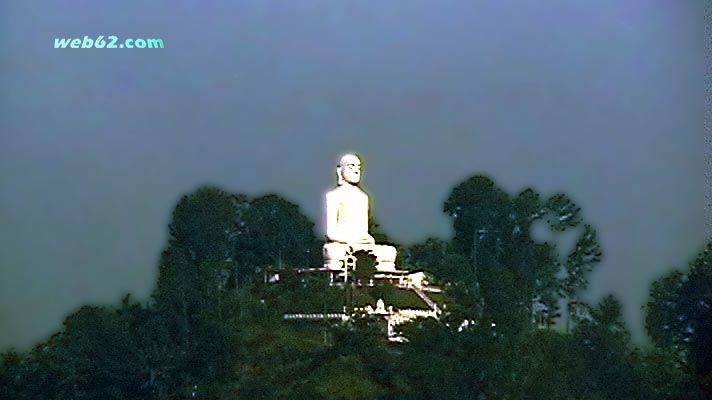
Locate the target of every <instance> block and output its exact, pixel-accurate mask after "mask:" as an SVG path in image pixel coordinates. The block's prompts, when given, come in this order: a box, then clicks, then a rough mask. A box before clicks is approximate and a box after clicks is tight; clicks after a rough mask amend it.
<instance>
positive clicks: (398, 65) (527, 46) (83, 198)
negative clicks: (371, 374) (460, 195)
mask: <svg viewBox="0 0 712 400" xmlns="http://www.w3.org/2000/svg"><path fill="white" fill-rule="evenodd" d="M52 3H55V4H52ZM60 3H61V5H60ZM84 35H89V36H91V37H95V36H97V35H104V36H108V35H116V36H118V37H119V38H120V41H123V39H125V38H129V37H131V38H161V39H163V41H164V44H165V48H164V49H143V50H140V49H113V50H110V49H101V50H99V49H54V48H53V44H54V38H56V37H59V38H62V37H66V38H71V37H80V38H81V37H83V36H84ZM704 40H705V35H704V26H703V12H702V2H701V1H685V2H682V1H662V0H661V1H647V2H639V1H628V2H621V1H618V0H610V1H597V2H580V1H577V2H573V1H489V2H482V1H438V2H434V1H414V0H408V1H390V2H381V1H363V0H360V1H331V0H324V1H298V2H297V1H282V2H275V1H265V0H260V1H250V2H247V1H242V2H227V1H205V0H204V1H187V0H185V1H175V0H174V1H166V0H164V1H152V2H137V1H134V2H129V1H122V2H96V1H75V2H42V3H41V4H40V2H31V1H23V2H19V1H18V2H3V3H2V5H0V87H1V88H2V92H0V93H1V95H0V96H1V97H0V106H1V107H0V350H2V349H6V348H8V347H12V346H14V347H18V348H25V347H26V346H29V345H31V344H33V343H36V342H37V341H38V340H41V339H44V338H45V337H46V336H47V335H48V334H50V333H52V332H53V331H56V330H57V329H59V328H60V326H61V321H62V319H63V317H64V316H65V315H66V314H67V313H69V312H71V311H73V310H75V309H76V308H77V307H78V306H80V305H81V304H85V303H91V304H117V303H118V300H119V299H120V298H121V296H122V294H125V293H127V292H131V293H133V294H134V295H136V296H137V297H138V298H139V299H147V298H148V295H149V293H150V291H151V289H152V287H153V285H154V282H155V278H156V274H157V260H158V256H159V253H160V251H161V249H162V247H163V246H164V244H165V242H166V238H167V223H168V218H169V216H170V213H171V211H172V209H173V207H174V205H175V204H176V202H177V200H178V198H179V197H180V196H181V195H182V194H185V193H187V192H190V191H191V190H193V189H195V188H196V187H197V186H198V185H201V184H206V183H211V184H216V185H219V186H221V187H223V188H225V189H227V190H229V191H232V192H242V193H247V194H250V195H259V194H264V193H267V192H277V193H280V194H282V195H284V196H285V197H287V198H288V199H290V200H292V201H294V202H296V203H298V204H300V206H301V207H302V210H303V211H304V212H305V213H306V214H307V215H308V216H310V217H311V218H312V219H313V220H315V222H317V224H318V226H319V229H320V232H323V230H321V213H322V197H323V193H324V192H325V191H326V190H327V189H328V188H330V187H331V186H332V185H333V184H334V171H333V167H334V165H335V163H336V161H337V160H338V158H339V155H340V154H342V153H343V152H345V151H351V150H353V151H357V152H359V153H361V154H362V155H363V156H364V163H365V171H364V186H365V188H366V189H367V190H368V191H369V193H370V194H371V196H372V205H373V207H374V210H373V211H374V213H375V215H376V217H377V218H378V219H379V220H380V222H381V224H382V226H383V228H384V229H385V231H386V232H387V233H389V234H390V235H391V236H392V237H393V238H394V239H395V240H398V241H401V242H403V243H413V242H415V241H419V240H422V239H424V238H426V237H428V236H440V237H443V238H447V237H449V235H450V224H449V221H448V220H447V219H446V217H445V215H444V214H443V213H442V212H441V210H442V202H443V200H444V199H445V198H446V197H447V195H448V193H449V191H450V189H452V187H453V186H454V185H455V184H457V183H458V182H459V181H461V180H462V179H464V178H466V177H467V176H470V175H473V174H478V173H481V174H485V175H488V176H490V177H491V178H492V179H494V180H495V182H496V183H497V184H498V185H500V186H501V187H502V188H504V189H505V190H507V191H508V192H509V193H510V194H516V193H517V192H518V191H519V190H521V189H523V188H525V187H533V188H534V189H536V190H537V191H539V192H540V193H541V194H542V195H543V196H545V197H548V196H550V195H552V194H554V193H556V192H559V191H562V192H565V193H567V194H568V195H569V196H570V197H571V198H573V199H574V200H575V201H576V202H577V203H578V204H579V205H580V206H581V207H582V209H583V212H584V216H585V217H586V218H587V220H588V221H590V222H591V223H592V224H593V225H594V226H595V227H596V228H597V229H598V231H599V235H600V240H601V243H602V246H603V249H604V260H603V262H602V263H601V265H599V267H598V269H597V270H596V272H595V273H594V274H593V275H592V278H591V282H592V287H591V289H590V291H589V292H588V293H587V298H588V299H591V300H597V299H599V298H600V297H601V296H602V295H604V294H606V293H609V292H612V293H614V294H617V295H618V296H619V298H620V299H621V300H622V301H623V303H624V311H625V314H626V317H627V318H628V321H629V325H630V328H631V330H633V332H634V334H635V335H636V337H637V338H638V339H640V338H641V337H642V332H643V331H642V317H641V315H642V314H641V313H640V311H639V310H640V307H641V305H642V304H643V303H644V302H645V301H646V296H647V292H648V287H649V284H650V283H651V282H652V280H653V279H655V278H657V277H659V276H660V275H661V274H662V273H663V272H665V271H667V270H668V269H670V268H671V267H673V266H684V265H685V263H686V262H687V261H689V260H690V259H691V258H692V257H693V256H694V255H695V254H696V253H697V252H698V251H699V250H701V248H702V245H703V242H704V238H705V226H704V221H705V219H704V216H705V209H704V207H705V200H704V195H705V188H706V182H705V177H704V172H705V166H704V163H705V147H704V131H703V127H702V115H703V105H704V84H703V83H704V81H703V78H704V58H703V56H704V54H703V50H704ZM564 250H566V249H562V251H564Z"/></svg>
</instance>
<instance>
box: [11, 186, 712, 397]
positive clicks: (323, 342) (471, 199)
mask: <svg viewBox="0 0 712 400" xmlns="http://www.w3.org/2000/svg"><path fill="white" fill-rule="evenodd" d="M443 211H444V212H445V213H446V214H447V215H448V216H449V218H450V219H451V220H452V223H453V228H454V229H453V231H454V235H453V237H452V238H451V239H449V240H444V239H438V238H431V239H428V240H425V241H423V242H422V243H419V244H414V245H411V246H408V247H403V246H401V247H400V255H399V262H400V263H401V267H403V266H404V267H406V269H418V270H424V271H426V272H427V273H428V274H429V276H431V279H436V280H437V283H438V284H440V285H441V286H442V287H443V288H444V289H445V291H444V298H445V307H444V312H443V314H442V316H441V318H440V320H434V319H428V320H418V321H416V322H414V323H411V324H409V325H407V326H405V327H403V333H404V336H405V337H406V338H407V339H408V341H407V342H406V343H389V342H388V341H387V340H386V337H385V335H384V333H383V329H382V325H381V323H380V322H379V321H378V320H370V319H360V320H355V321H351V322H333V321H327V320H325V321H320V322H314V321H310V322H292V321H285V320H284V319H283V314H284V313H285V312H294V310H299V309H304V311H306V312H317V313H318V312H322V311H330V310H332V309H333V308H334V307H336V308H338V307H340V306H341V305H342V304H341V302H342V301H343V298H344V296H343V293H342V292H341V289H339V288H338V287H335V286H330V285H329V283H328V279H327V277H326V276H321V275H318V274H311V275H309V274H298V273H296V272H295V271H294V270H293V268H294V267H306V266H318V265H320V264H321V263H322V259H321V246H322V244H323V241H321V240H320V239H319V238H317V236H316V235H315V233H314V223H313V222H312V221H310V220H309V219H308V218H307V217H305V216H304V215H303V214H302V213H301V212H300V210H299V207H298V206H297V205H295V204H293V203H291V202H289V201H287V200H285V199H283V198H281V197H279V196H276V195H268V196H262V197H259V198H254V199H250V198H249V197H248V196H245V195H241V194H238V195H234V194H230V193H227V192H225V191H222V190H220V189H217V188H212V187H207V188H202V189H199V190H197V191H196V192H194V193H191V194H189V195H187V196H185V197H183V198H182V199H181V200H180V202H179V204H178V205H177V206H176V208H175V210H174V212H173V216H172V220H171V224H170V228H169V229H170V239H169V242H168V244H167V246H166V248H165V250H164V251H163V253H162V257H161V260H160V264H159V266H158V267H159V277H158V282H157V284H156V287H155V290H154V292H153V295H152V297H151V300H150V301H148V302H145V303H140V302H136V301H134V300H133V299H132V298H131V297H130V296H126V297H125V298H124V299H123V301H122V302H121V304H120V305H118V306H115V307H92V306H85V307H82V308H81V309H79V310H77V311H76V312H74V313H73V314H71V315H70V316H68V317H67V318H66V320H65V321H64V326H63V328H62V329H61V330H60V331H59V332H57V333H56V334H54V335H53V336H52V337H50V338H49V339H47V340H46V341H44V342H42V343H40V344H38V345H36V346H35V347H34V348H33V349H32V350H30V351H28V352H21V353H18V352H14V351H9V352H6V353H4V354H3V355H2V364H0V398H3V399H5V398H6V399H18V400H21V399H22V400H24V399H27V400H29V399H42V400H59V399H77V400H79V399H82V400H84V399H127V400H128V399H156V400H163V399H225V400H228V399H284V398H288V399H291V398H293V399H562V400H569V399H641V400H642V399H645V400H648V399H651V400H655V399H661V400H662V399H665V400H670V399H673V400H674V399H680V400H682V399H686V400H695V399H704V398H705V395H704V393H705V391H706V393H707V398H712V395H711V393H712V392H711V391H710V385H711V384H712V372H711V371H712V358H711V357H710V354H712V327H711V323H712V266H711V265H710V262H712V255H711V254H712V253H711V251H712V244H710V245H708V246H707V249H706V250H705V251H703V252H702V253H701V254H700V255H698V256H697V257H696V258H695V259H694V261H693V262H691V263H690V265H689V267H688V268H686V269H684V270H680V271H678V272H673V273H671V274H669V275H667V276H665V277H663V278H661V279H660V280H659V281H657V282H655V284H654V285H653V287H652V290H651V298H650V302H649V303H648V305H647V306H646V310H647V319H646V328H647V330H648V333H649V335H650V336H651V338H652V339H653V343H654V347H648V348H637V347H635V346H634V345H633V344H632V343H631V340H630V335H629V333H628V331H627V329H626V327H625V325H624V323H623V321H622V317H621V306H620V304H619V302H618V301H617V300H616V299H615V298H613V297H611V296H609V297H606V298H604V299H603V300H602V301H601V302H600V303H599V304H596V305H589V304H586V303H585V302H583V301H581V299H579V298H578V295H579V294H580V293H581V291H582V290H584V289H585V288H586V286H587V283H588V274H589V273H590V271H591V270H592V269H593V268H595V266H596V265H597V263H598V262H599V261H600V259H601V257H602V250H601V248H600V245H599V243H598V239H597V234H596V230H595V229H594V228H593V225H592V224H591V223H588V222H585V221H584V220H583V217H582V215H581V211H580V209H579V207H577V206H576V205H575V203H574V202H573V201H572V200H571V199H570V198H569V197H568V196H566V195H564V194H556V195H554V196H551V197H550V198H548V199H545V200H544V199H541V198H540V195H539V194H538V193H537V192H536V191H534V190H533V189H526V190H524V191H522V192H521V193H519V194H517V195H515V196H510V195H509V194H507V193H506V192H504V191H503V190H501V189H500V188H498V187H497V186H496V185H495V184H494V182H492V181H491V180H490V179H488V178H486V177H483V176H475V177H472V178H470V179H467V180H465V181H463V182H462V183H460V184H459V185H458V186H456V187H455V188H454V189H453V190H452V192H451V194H450V196H449V197H448V199H447V201H446V202H445V204H444V207H443ZM371 223H372V226H375V223H373V222H371ZM537 223H545V224H546V226H548V227H549V230H550V232H551V233H552V235H553V237H555V235H556V234H557V233H558V232H563V231H568V230H573V231H574V232H576V234H577V235H578V239H577V241H576V244H575V245H574V247H573V248H572V249H570V251H568V252H567V253H563V254H561V253H559V249H558V248H557V246H556V243H555V242H551V243H549V242H539V241H537V240H535V239H534V238H533V237H532V234H531V230H532V226H533V225H534V224H537ZM378 235H379V238H381V239H380V240H383V238H385V237H386V236H385V234H384V233H383V232H380V231H379V232H378ZM267 269H269V271H275V270H277V271H281V274H280V278H281V279H280V282H279V283H276V284H271V283H269V282H267V281H268V280H269V274H267V273H266V271H267ZM561 321H564V322H563V323H562V322H561Z"/></svg>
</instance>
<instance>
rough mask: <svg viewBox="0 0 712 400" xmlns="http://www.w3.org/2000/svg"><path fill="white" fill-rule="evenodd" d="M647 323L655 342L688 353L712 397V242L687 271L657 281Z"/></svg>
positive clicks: (649, 332)
mask: <svg viewBox="0 0 712 400" xmlns="http://www.w3.org/2000/svg"><path fill="white" fill-rule="evenodd" d="M650 297H651V299H650V301H649V302H648V303H647V305H646V309H647V315H646V320H645V326H646V329H647V331H648V334H649V335H650V337H651V338H652V339H653V342H654V343H656V344H657V345H659V346H664V347H670V348H672V349H674V350H676V351H677V352H678V353H680V354H682V355H684V358H685V359H686V360H687V362H688V363H689V365H690V366H691V367H692V368H694V370H695V372H696V374H697V376H698V377H699V380H700V382H701V383H702V385H703V386H704V387H705V390H706V392H707V393H708V396H709V397H710V398H712V242H709V243H708V244H707V246H706V248H705V250H704V251H702V252H701V253H700V254H699V255H698V256H697V257H696V258H695V259H694V260H693V261H692V262H691V263H690V264H689V267H688V269H687V271H685V272H680V271H673V272H671V273H669V274H668V275H666V276H665V277H663V278H661V279H659V280H657V281H655V282H654V283H653V285H652V289H651V292H650Z"/></svg>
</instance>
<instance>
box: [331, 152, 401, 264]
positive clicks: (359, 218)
mask: <svg viewBox="0 0 712 400" xmlns="http://www.w3.org/2000/svg"><path fill="white" fill-rule="evenodd" d="M336 176H337V183H338V186H337V187H336V188H335V189H333V190H331V191H330V192H328V193H327V194H326V236H327V238H328V239H329V243H327V244H325V245H324V265H325V266H326V267H327V268H329V269H331V270H341V269H343V268H344V265H345V260H346V259H347V258H348V257H349V256H350V255H352V254H353V253H354V252H357V251H366V252H369V253H371V254H373V255H374V256H376V262H377V263H376V270H377V271H395V260H396V249H395V247H393V246H388V245H380V244H376V241H375V240H374V239H373V236H371V235H370V234H369V233H368V215H369V208H368V195H367V194H366V192H364V191H363V190H361V188H360V187H359V182H361V160H360V159H359V158H358V157H357V156H355V155H353V154H346V155H344V156H343V157H341V161H340V162H339V166H338V167H337V168H336Z"/></svg>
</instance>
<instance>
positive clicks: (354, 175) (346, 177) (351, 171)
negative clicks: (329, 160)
mask: <svg viewBox="0 0 712 400" xmlns="http://www.w3.org/2000/svg"><path fill="white" fill-rule="evenodd" d="M336 179H337V183H338V185H339V186H341V185H343V184H344V183H348V184H351V185H354V186H356V185H358V184H359V182H360V181H361V159H359V158H358V156H357V155H354V154H345V155H344V156H342V157H341V160H340V161H339V166H338V167H336Z"/></svg>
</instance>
